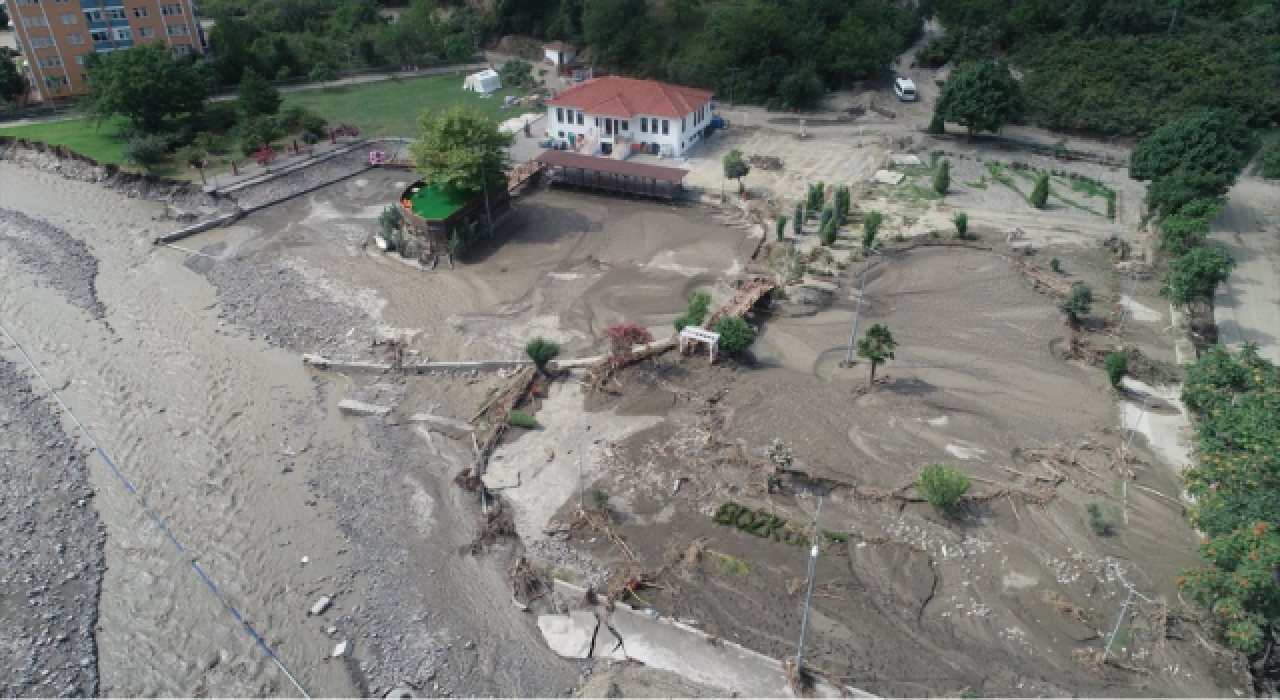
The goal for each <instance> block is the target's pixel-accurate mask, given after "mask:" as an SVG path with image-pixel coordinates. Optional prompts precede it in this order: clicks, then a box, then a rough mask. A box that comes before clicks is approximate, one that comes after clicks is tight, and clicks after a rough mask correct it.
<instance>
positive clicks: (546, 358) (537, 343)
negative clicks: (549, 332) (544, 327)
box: [524, 336, 560, 374]
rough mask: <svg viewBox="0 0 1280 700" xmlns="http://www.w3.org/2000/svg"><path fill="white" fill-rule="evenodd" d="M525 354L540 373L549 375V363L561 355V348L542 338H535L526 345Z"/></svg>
mask: <svg viewBox="0 0 1280 700" xmlns="http://www.w3.org/2000/svg"><path fill="white" fill-rule="evenodd" d="M524 354H525V355H528V356H529V359H530V360H531V361H532V362H533V366H534V367H537V368H538V371H539V372H542V373H543V374H546V373H547V363H548V362H550V361H552V360H554V359H555V358H556V355H559V354H560V346H559V345H557V344H556V343H553V342H551V341H550V340H547V339H546V338H543V337H541V336H539V337H537V338H533V339H532V340H530V341H529V342H527V343H525V345H524Z"/></svg>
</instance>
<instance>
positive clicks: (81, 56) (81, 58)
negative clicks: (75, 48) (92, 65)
mask: <svg viewBox="0 0 1280 700" xmlns="http://www.w3.org/2000/svg"><path fill="white" fill-rule="evenodd" d="M84 57H85V55H84V54H82V53H78V54H76V65H77V66H83V65H84Z"/></svg>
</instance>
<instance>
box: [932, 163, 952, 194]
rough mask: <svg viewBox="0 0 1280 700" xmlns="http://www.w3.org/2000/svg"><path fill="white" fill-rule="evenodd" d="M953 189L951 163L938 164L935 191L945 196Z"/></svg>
mask: <svg viewBox="0 0 1280 700" xmlns="http://www.w3.org/2000/svg"><path fill="white" fill-rule="evenodd" d="M949 189H951V161H949V160H944V161H942V162H941V163H939V164H938V169H937V170H936V171H934V173H933V191H934V192H937V193H938V194H943V195H945V194H946V193H947V190H949Z"/></svg>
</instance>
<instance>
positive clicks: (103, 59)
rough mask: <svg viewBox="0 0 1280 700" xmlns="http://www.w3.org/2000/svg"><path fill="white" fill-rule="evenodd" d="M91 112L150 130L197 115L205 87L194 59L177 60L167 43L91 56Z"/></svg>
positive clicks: (89, 63) (86, 65)
mask: <svg viewBox="0 0 1280 700" xmlns="http://www.w3.org/2000/svg"><path fill="white" fill-rule="evenodd" d="M85 67H86V68H87V69H88V74H89V111H90V113H92V114H94V115H95V116H97V117H99V118H107V117H112V116H116V115H120V116H124V117H127V118H128V119H129V121H131V122H132V123H133V124H134V126H137V127H139V128H141V129H143V130H145V131H148V132H153V133H154V132H157V131H160V130H161V129H162V128H163V126H164V120H165V118H167V117H173V116H179V115H188V114H194V113H198V112H199V111H200V110H201V108H202V107H203V106H204V98H205V85H204V80H202V79H201V76H200V72H199V71H197V70H196V67H195V63H194V61H192V60H190V59H186V58H183V59H174V58H173V57H172V56H170V55H169V49H167V48H166V47H165V45H164V44H163V43H159V42H157V43H154V44H148V45H146V46H137V47H134V48H131V49H124V50H122V51H113V52H111V53H106V54H100V53H91V54H89V58H88V60H87V61H86V62H85Z"/></svg>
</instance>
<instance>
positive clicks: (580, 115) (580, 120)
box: [578, 112, 582, 126]
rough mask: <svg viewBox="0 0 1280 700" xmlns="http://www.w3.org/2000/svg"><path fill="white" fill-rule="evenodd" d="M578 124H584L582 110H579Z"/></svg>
mask: <svg viewBox="0 0 1280 700" xmlns="http://www.w3.org/2000/svg"><path fill="white" fill-rule="evenodd" d="M578 126H582V112H578Z"/></svg>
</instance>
